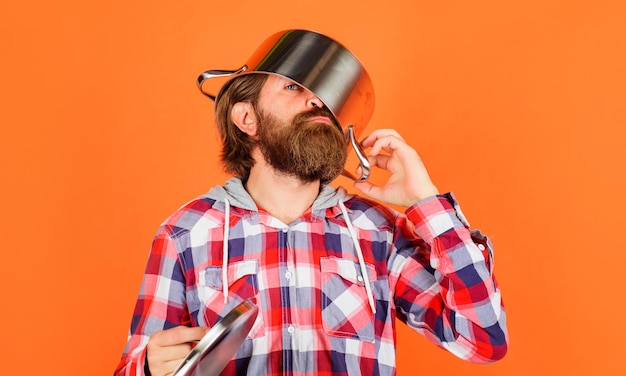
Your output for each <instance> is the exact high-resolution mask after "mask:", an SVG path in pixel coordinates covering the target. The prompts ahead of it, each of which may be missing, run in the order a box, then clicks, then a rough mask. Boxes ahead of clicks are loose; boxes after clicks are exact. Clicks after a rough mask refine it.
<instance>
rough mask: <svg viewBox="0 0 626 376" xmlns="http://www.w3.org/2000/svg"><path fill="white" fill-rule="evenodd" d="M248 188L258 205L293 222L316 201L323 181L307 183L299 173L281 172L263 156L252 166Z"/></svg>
mask: <svg viewBox="0 0 626 376" xmlns="http://www.w3.org/2000/svg"><path fill="white" fill-rule="evenodd" d="M257 150H258V149H257ZM259 154H260V153H259ZM246 189H247V191H248V193H249V194H250V196H251V197H252V199H253V200H254V202H255V203H256V204H257V206H259V207H261V208H263V209H264V210H266V211H267V212H269V213H270V214H271V215H272V216H274V217H276V218H278V219H279V220H280V221H282V222H283V223H285V224H289V223H291V222H292V221H293V220H295V219H297V218H299V217H301V216H302V214H304V213H305V212H306V211H307V210H309V208H310V207H311V205H313V201H315V199H316V198H317V196H318V194H319V191H320V182H319V181H315V182H312V183H306V182H303V181H302V180H300V179H298V178H296V177H295V176H291V175H285V174H281V173H280V172H277V171H276V170H274V169H273V168H272V167H271V166H269V165H268V164H267V163H266V162H265V160H264V159H263V158H262V157H261V158H256V163H255V164H254V166H253V167H252V169H251V170H250V176H249V178H248V181H247V182H246Z"/></svg>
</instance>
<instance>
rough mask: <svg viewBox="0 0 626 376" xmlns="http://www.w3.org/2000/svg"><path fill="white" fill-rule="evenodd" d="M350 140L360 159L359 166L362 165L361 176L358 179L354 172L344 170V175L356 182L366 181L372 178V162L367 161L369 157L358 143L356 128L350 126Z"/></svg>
mask: <svg viewBox="0 0 626 376" xmlns="http://www.w3.org/2000/svg"><path fill="white" fill-rule="evenodd" d="M348 139H349V141H350V144H351V145H352V148H353V149H354V152H355V153H356V156H357V158H358V159H359V164H360V165H361V176H360V177H358V176H356V175H355V174H353V173H352V172H350V171H348V170H346V169H344V170H343V173H342V175H344V176H346V177H348V178H350V179H352V180H354V181H364V180H367V179H368V178H369V177H370V167H371V166H370V161H369V160H368V159H367V155H365V152H364V151H363V149H362V148H361V145H359V143H358V141H357V140H356V138H355V135H354V127H353V126H352V125H348Z"/></svg>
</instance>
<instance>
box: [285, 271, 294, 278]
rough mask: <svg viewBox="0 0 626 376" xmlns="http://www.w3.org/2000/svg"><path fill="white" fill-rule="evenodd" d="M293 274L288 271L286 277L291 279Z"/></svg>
mask: <svg viewBox="0 0 626 376" xmlns="http://www.w3.org/2000/svg"><path fill="white" fill-rule="evenodd" d="M292 276H293V274H291V272H287V273H285V278H287V279H290V278H291V277H292Z"/></svg>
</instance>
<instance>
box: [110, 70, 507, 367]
mask: <svg viewBox="0 0 626 376" xmlns="http://www.w3.org/2000/svg"><path fill="white" fill-rule="evenodd" d="M251 73H252V74H243V75H238V76H236V77H235V78H233V79H231V80H230V81H228V82H227V83H226V84H225V86H224V87H223V88H222V89H221V91H220V94H219V95H218V97H217V98H216V113H215V114H216V123H217V128H218V130H219V133H220V135H221V141H222V154H221V159H222V162H223V164H224V168H225V170H226V171H227V172H229V173H231V174H232V175H233V178H231V179H230V180H228V181H227V182H226V183H225V184H224V185H223V186H218V187H215V188H213V189H211V190H210V191H209V192H208V193H207V194H206V195H203V196H201V197H199V198H197V199H195V200H192V201H191V202H189V203H187V204H186V205H184V206H183V207H182V208H180V209H179V210H178V211H176V212H175V213H174V214H173V215H172V216H171V217H170V218H168V219H167V220H166V221H165V222H164V223H163V225H162V226H161V228H160V229H159V231H158V233H157V235H156V238H155V240H154V243H153V247H152V252H151V254H150V258H149V261H148V266H147V269H146V272H145V276H144V282H143V285H142V289H141V293H140V297H139V299H138V301H137V306H136V309H135V314H134V317H133V322H132V324H131V330H130V336H129V342H128V344H127V347H126V349H125V351H124V355H123V357H122V360H121V362H120V365H119V367H118V369H117V371H116V374H118V375H142V374H151V375H168V374H171V373H172V371H173V370H174V369H175V368H176V367H177V366H178V365H179V364H180V363H181V361H182V360H183V359H184V358H185V356H186V355H187V354H188V353H189V351H190V350H191V349H192V347H193V344H194V343H195V342H196V341H198V340H200V339H201V338H202V337H203V336H204V335H205V333H206V332H207V330H208V328H210V327H212V326H214V325H215V324H216V323H217V322H218V321H219V320H220V318H222V317H224V315H225V314H226V313H228V312H229V311H230V310H231V309H232V308H233V307H235V306H237V305H238V304H239V303H241V302H243V301H246V300H249V301H253V302H254V304H255V305H256V306H258V307H259V312H260V313H259V314H258V316H257V317H256V321H255V323H254V326H253V327H252V329H251V330H250V332H249V333H248V336H247V338H246V339H245V341H244V342H243V344H242V345H241V347H240V348H239V350H238V351H237V353H236V354H235V356H234V357H233V358H232V360H230V362H229V363H228V364H227V365H226V366H225V368H224V369H223V372H222V374H225V375H283V374H287V375H320V374H324V375H368V376H369V375H394V374H395V373H396V360H395V354H396V350H395V338H396V337H395V320H396V318H398V319H399V320H400V321H402V322H404V323H406V324H407V325H409V326H410V327H412V328H414V329H415V330H416V331H417V332H419V333H421V334H423V335H424V336H425V337H426V338H428V339H429V340H430V341H432V342H433V343H435V344H436V345H438V346H441V347H443V348H445V349H447V350H448V351H450V352H451V353H453V354H454V355H456V356H459V357H461V358H463V359H466V360H468V361H472V362H481V363H486V362H492V361H494V360H498V359H500V358H502V357H503V356H504V355H505V353H506V349H507V333H506V320H505V313H504V309H503V304H502V300H501V295H500V290H499V288H498V285H497V283H496V280H495V278H494V276H493V259H492V250H491V246H490V242H489V241H488V239H487V238H486V237H485V236H484V235H482V234H481V233H480V232H478V231H477V230H470V228H469V225H468V224H467V221H466V220H465V218H464V217H463V215H462V213H461V211H460V209H459V207H458V204H457V202H456V201H455V199H454V197H453V196H452V195H451V194H449V193H448V194H440V193H439V192H438V190H437V188H436V186H435V184H433V182H432V181H431V179H430V177H429V175H428V173H427V170H426V168H425V167H424V164H423V162H422V160H421V159H420V157H419V155H418V153H417V152H416V151H415V150H414V149H413V148H412V147H411V146H409V145H408V144H407V143H406V142H405V141H404V139H403V138H402V137H401V136H400V135H399V134H398V133H397V132H396V131H394V130H390V129H380V130H375V131H374V132H372V133H371V134H370V135H368V136H367V137H366V138H365V139H364V140H363V141H362V142H361V146H362V147H363V148H365V149H369V155H368V162H369V163H370V164H371V166H374V167H377V168H380V169H384V170H387V171H389V173H390V177H389V179H388V181H387V183H386V184H385V185H383V186H376V185H374V184H372V183H370V182H368V181H358V182H355V184H354V187H355V188H356V189H358V190H359V191H360V192H361V193H362V194H363V195H365V196H369V198H365V197H359V196H355V195H349V194H348V193H347V192H346V191H345V190H344V189H342V188H333V187H331V186H330V184H329V183H330V182H332V181H333V180H334V179H335V178H336V177H337V176H338V175H339V174H341V173H342V171H343V170H344V166H345V163H346V155H347V152H348V144H347V141H346V136H345V135H344V130H343V128H342V124H340V122H339V121H338V120H337V116H336V113H337V111H335V112H333V111H331V110H330V109H329V106H327V104H326V103H325V102H324V101H323V100H322V99H320V97H319V96H317V95H316V94H315V93H314V92H313V91H311V90H309V89H308V88H306V87H304V85H303V84H301V83H300V82H296V81H295V80H292V79H290V78H289V77H285V76H283V75H279V74H273V73H272V72H260V71H258V72H254V71H253V72H251ZM363 168H364V167H363V166H362V167H360V168H359V171H361V170H362V169H363ZM385 204H388V205H397V206H404V207H406V208H407V210H406V212H405V213H404V214H401V213H398V212H396V211H394V210H393V209H390V208H389V207H387V206H385Z"/></svg>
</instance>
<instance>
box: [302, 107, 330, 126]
mask: <svg viewBox="0 0 626 376" xmlns="http://www.w3.org/2000/svg"><path fill="white" fill-rule="evenodd" d="M318 116H323V117H326V118H328V119H329V120H330V122H331V123H332V124H334V125H335V126H337V127H339V123H337V119H335V116H334V115H333V114H332V112H330V110H329V109H328V108H326V107H315V108H313V109H311V110H309V111H305V112H301V113H299V114H298V115H296V116H295V117H294V118H293V123H294V124H300V123H304V122H306V121H308V120H309V119H311V118H314V117H318ZM339 128H340V127H339Z"/></svg>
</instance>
